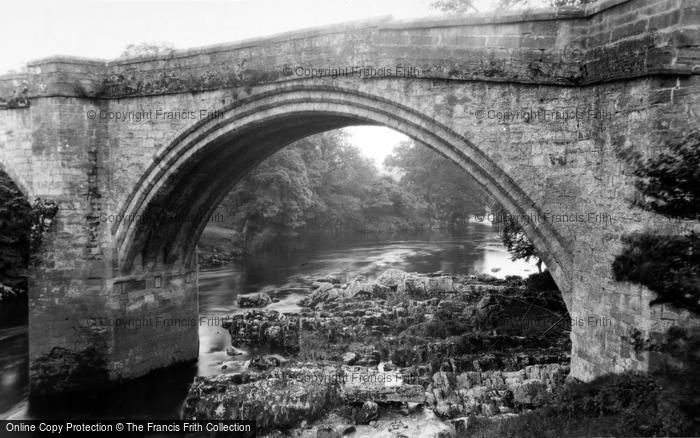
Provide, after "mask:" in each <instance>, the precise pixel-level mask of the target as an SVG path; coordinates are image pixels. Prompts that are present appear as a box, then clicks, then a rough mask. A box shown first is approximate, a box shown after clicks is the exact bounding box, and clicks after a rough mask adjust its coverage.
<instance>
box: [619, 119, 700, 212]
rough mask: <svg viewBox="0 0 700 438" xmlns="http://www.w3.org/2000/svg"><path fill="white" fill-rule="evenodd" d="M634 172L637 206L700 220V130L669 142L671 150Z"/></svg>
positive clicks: (640, 166)
mask: <svg viewBox="0 0 700 438" xmlns="http://www.w3.org/2000/svg"><path fill="white" fill-rule="evenodd" d="M636 161H637V168H636V169H635V170H634V175H635V176H636V177H637V180H636V181H635V186H636V188H637V190H638V191H639V196H637V197H635V198H634V199H633V201H632V203H633V205H634V206H635V207H638V208H641V209H643V210H647V211H653V212H655V213H658V214H663V215H665V216H669V217H673V218H679V219H694V220H700V165H699V164H700V132H691V133H689V134H687V135H685V136H683V137H681V138H680V139H679V140H677V141H672V142H669V144H668V151H667V152H662V153H661V154H659V156H658V157H656V158H654V159H651V160H647V161H646V162H641V161H640V160H639V159H638V158H637V159H636Z"/></svg>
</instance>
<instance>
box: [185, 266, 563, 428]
mask: <svg viewBox="0 0 700 438" xmlns="http://www.w3.org/2000/svg"><path fill="white" fill-rule="evenodd" d="M290 287H292V288H294V289H297V290H296V291H295V292H296V293H298V294H300V295H303V296H304V298H303V299H302V300H301V301H300V302H299V306H300V309H301V310H300V311H299V312H296V313H279V312H276V311H274V310H266V309H265V307H267V306H269V305H270V304H271V303H273V302H275V301H276V300H278V299H279V298H278V297H277V296H276V295H278V294H284V293H289V287H288V288H285V289H284V290H279V291H278V290H271V291H266V292H257V293H254V294H246V295H239V296H238V304H239V307H240V308H241V310H240V311H239V312H237V313H235V314H234V315H231V316H230V317H229V318H226V319H225V320H224V322H223V324H222V326H223V327H224V328H225V329H226V330H228V332H229V333H230V335H231V344H232V345H231V348H230V349H229V353H230V354H231V356H232V360H234V361H235V355H236V353H237V351H238V350H237V349H239V348H246V349H253V350H254V351H257V352H259V353H260V354H258V355H255V356H254V357H252V359H250V360H249V361H246V363H245V364H243V365H244V366H243V371H237V372H234V373H228V374H222V375H218V376H208V377H197V378H196V379H195V381H194V383H193V384H192V385H191V387H190V390H189V394H188V397H187V399H186V401H185V403H184V405H183V411H182V415H183V418H186V419H204V418H207V419H236V418H244V419H255V420H256V421H257V425H258V430H259V432H260V433H262V434H265V435H267V436H280V437H282V436H304V437H341V436H355V437H360V436H376V437H382V436H387V437H401V436H406V437H411V436H435V437H448V436H457V435H460V434H463V433H466V429H467V427H468V419H469V418H470V417H471V416H505V415H515V414H517V413H518V412H521V411H523V410H526V409H531V408H534V407H537V406H539V405H540V404H541V403H542V401H543V399H544V397H545V396H546V394H547V393H548V392H551V391H552V390H553V389H554V388H555V387H556V386H558V385H561V384H562V383H563V382H564V379H565V378H566V376H567V375H568V371H569V370H568V362H569V352H570V344H569V341H568V336H567V335H568V333H567V330H566V329H567V324H566V323H568V321H569V319H568V315H567V314H566V309H565V306H564V304H563V302H562V301H561V297H560V294H559V292H558V291H556V290H541V288H537V289H535V288H534V287H532V283H528V282H525V281H523V280H522V279H520V278H519V277H509V278H507V279H506V280H499V279H496V278H493V277H491V276H488V275H472V276H451V275H444V274H443V273H439V272H438V273H433V274H411V273H405V272H402V271H397V270H389V271H386V272H384V273H383V274H382V275H381V276H379V277H378V278H377V279H376V280H374V281H367V280H366V279H364V278H362V277H358V278H356V279H354V280H352V281H350V282H348V283H344V284H341V282H340V281H338V280H337V279H335V278H333V277H323V278H310V279H301V281H299V282H298V283H297V284H295V285H291V286H290ZM222 368H224V369H225V368H227V366H226V364H223V365H222ZM418 431H420V433H419V432H418Z"/></svg>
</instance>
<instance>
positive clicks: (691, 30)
mask: <svg viewBox="0 0 700 438" xmlns="http://www.w3.org/2000/svg"><path fill="white" fill-rule="evenodd" d="M699 44H700V8H699V7H698V4H697V1H696V0H607V1H602V2H598V3H594V4H591V5H588V6H586V7H581V8H560V9H547V10H536V11H531V12H529V13H527V14H524V15H523V14H520V15H513V16H511V15H507V14H502V15H498V16H476V17H464V18H442V19H424V20H413V21H396V20H392V19H390V18H385V19H377V20H374V21H369V22H362V23H349V24H343V25H336V26H330V27H325V28H318V29H312V30H305V31H301V32H294V33H287V34H283V35H278V36H273V37H270V38H262V39H255V40H249V41H243V42H239V43H234V44H224V45H219V46H213V47H206V48H199V49H192V50H184V51H175V52H173V53H170V54H167V55H163V56H157V57H141V58H133V59H118V60H114V61H102V60H89V59H79V58H66V57H53V58H48V59H43V60H40V61H36V62H32V63H30V64H29V65H28V68H27V71H26V72H25V73H22V74H14V75H5V76H1V77H0V98H1V100H0V166H1V167H2V170H4V171H5V172H6V173H7V174H8V175H10V176H11V177H12V179H13V180H14V181H15V183H16V184H17V186H18V187H19V188H20V189H21V190H22V191H23V192H24V193H25V194H26V196H27V198H28V199H34V198H35V197H41V198H43V199H51V200H54V201H55V202H57V203H58V205H59V211H58V213H57V215H56V217H55V218H54V221H53V224H52V226H51V229H50V232H49V233H47V235H46V236H45V237H44V241H43V244H42V247H41V249H40V252H39V254H38V255H37V259H38V262H37V263H35V264H34V265H33V266H32V267H31V278H30V289H29V306H30V315H29V338H30V367H31V371H30V377H31V386H32V391H33V392H36V393H42V392H57V391H67V390H75V389H85V388H95V387H101V386H104V385H106V384H108V383H110V382H118V381H120V380H121V379H129V378H134V377H137V376H140V375H143V374H145V373H147V372H149V371H151V370H153V369H156V368H159V367H165V366H167V365H170V364H173V363H176V362H179V361H185V360H190V359H193V358H196V357H197V355H198V334H197V325H198V309H197V263H196V257H195V246H196V243H197V240H198V237H199V235H200V233H201V232H202V230H203V228H204V226H205V224H206V222H207V219H208V217H209V215H210V214H211V213H212V212H213V211H214V209H215V208H216V206H217V204H218V202H219V201H220V200H221V199H222V198H223V197H224V195H225V194H226V193H227V192H228V191H229V189H231V187H232V186H233V185H234V184H235V183H236V182H237V181H238V180H239V179H240V178H241V177H242V176H243V175H244V174H245V173H246V172H247V171H249V170H250V169H251V168H252V167H254V166H255V165H256V164H257V163H259V162H260V161H261V160H263V159H264V158H265V157H267V156H269V155H270V154H272V153H274V152H275V151H277V150H279V149H280V148H282V147H284V146H285V145H287V144H289V143H291V142H293V141H295V140H297V139H300V138H303V137H305V136H308V135H311V134H314V133H318V132H321V131H325V130H330V129H336V128H341V127H345V126H351V125H360V124H361V125H367V124H376V125H383V126H387V127H390V128H393V129H396V130H398V131H400V132H403V133H405V134H407V135H408V136H410V137H412V138H413V139H415V140H416V141H418V142H420V143H422V144H424V145H426V146H428V147H430V148H433V149H435V150H437V151H439V152H440V153H442V154H444V155H445V156H447V157H449V158H450V159H452V160H454V162H455V163H457V164H458V165H459V166H461V167H462V168H464V171H465V172H468V173H469V174H471V175H472V176H473V177H475V178H476V179H477V180H478V181H479V182H480V183H481V184H482V185H483V187H484V188H485V189H486V190H487V191H488V192H489V193H490V194H491V195H492V196H493V197H494V198H495V199H497V200H498V201H500V202H501V203H502V204H503V205H504V206H505V207H506V208H507V209H508V210H509V212H510V213H511V214H513V215H517V216H518V217H519V218H521V219H522V221H523V222H524V224H525V230H526V233H527V235H528V236H529V237H530V238H531V239H532V241H533V242H534V243H535V245H536V246H537V248H538V249H539V250H540V251H541V252H542V254H543V255H544V259H545V263H546V264H547V266H548V267H549V269H550V270H551V271H552V274H553V276H554V278H555V280H556V282H557V284H558V285H559V287H560V289H561V291H562V293H563V295H564V298H565V301H566V303H567V305H568V308H569V311H570V314H571V316H572V318H573V319H574V323H573V324H572V334H571V337H572V342H573V349H572V374H573V376H575V377H577V378H580V379H590V378H592V377H594V376H597V375H600V374H603V373H608V372H620V371H624V370H645V369H649V368H650V367H653V366H654V363H655V360H654V357H650V356H649V354H648V353H639V352H635V351H634V350H633V349H632V347H631V345H630V344H629V343H628V342H626V341H624V337H625V336H627V335H630V334H631V333H632V332H633V331H634V330H639V331H641V333H642V334H644V335H645V336H653V335H654V333H659V332H661V331H663V330H664V329H665V328H666V327H667V326H668V325H669V324H671V323H673V322H681V323H682V322H684V321H688V320H689V319H688V316H687V315H684V314H681V313H676V312H674V311H673V310H672V309H669V308H667V307H654V308H650V307H649V306H648V302H649V300H650V299H651V298H652V295H653V294H652V293H651V292H649V291H648V290H645V289H643V288H640V287H636V286H634V285H630V284H620V283H616V282H615V281H614V280H613V279H612V276H611V262H612V260H613V258H614V256H615V254H616V253H617V252H619V250H620V248H621V241H620V237H621V236H622V235H623V234H625V233H628V232H632V231H635V230H640V229H643V228H652V227H653V228H657V229H661V230H673V229H677V228H679V227H688V226H694V224H687V223H685V224H683V223H681V224H677V223H670V222H669V221H667V220H664V219H662V218H660V217H658V216H655V215H653V214H650V213H649V214H647V213H640V212H638V211H635V210H632V209H630V208H629V201H628V200H629V197H630V196H631V194H632V193H633V187H632V185H631V182H632V179H631V169H630V168H629V166H628V165H627V164H625V163H624V161H623V160H622V159H621V152H623V151H625V150H628V149H634V150H636V151H639V152H640V153H642V154H644V155H646V156H649V155H652V154H654V153H657V152H658V151H659V149H660V148H661V147H662V144H663V140H664V139H666V138H668V136H673V135H677V134H678V133H679V132H681V131H682V130H684V129H688V128H691V127H694V126H695V127H697V125H698V121H699V118H698V114H700V98H699V97H698V96H699V93H698V92H699V91H700V47H699Z"/></svg>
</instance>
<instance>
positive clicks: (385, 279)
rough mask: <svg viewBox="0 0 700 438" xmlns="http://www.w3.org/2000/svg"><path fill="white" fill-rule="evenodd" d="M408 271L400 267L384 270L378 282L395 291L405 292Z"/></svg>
mask: <svg viewBox="0 0 700 438" xmlns="http://www.w3.org/2000/svg"><path fill="white" fill-rule="evenodd" d="M405 279H406V273H405V272H404V271H400V270H398V269H389V270H387V271H384V272H383V273H382V274H381V275H380V276H379V277H378V278H377V284H379V285H380V286H383V287H386V288H388V289H389V290H392V291H395V292H403V291H404V289H405V286H404V280H405Z"/></svg>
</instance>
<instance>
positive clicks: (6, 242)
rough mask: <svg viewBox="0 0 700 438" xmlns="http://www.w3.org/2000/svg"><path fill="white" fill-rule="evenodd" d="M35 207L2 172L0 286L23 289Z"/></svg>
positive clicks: (0, 174) (0, 180)
mask: <svg viewBox="0 0 700 438" xmlns="http://www.w3.org/2000/svg"><path fill="white" fill-rule="evenodd" d="M30 216H31V206H30V205H29V203H28V202H27V201H26V199H25V197H24V195H23V194H22V192H21V191H20V190H19V189H18V188H17V186H16V185H15V184H14V183H13V182H12V180H11V179H10V178H9V177H8V176H7V174H5V173H4V172H0V284H4V285H6V286H8V287H11V288H23V287H26V286H25V284H24V283H25V281H26V267H27V265H28V263H29V247H30V245H29V240H30V231H31V220H30Z"/></svg>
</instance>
